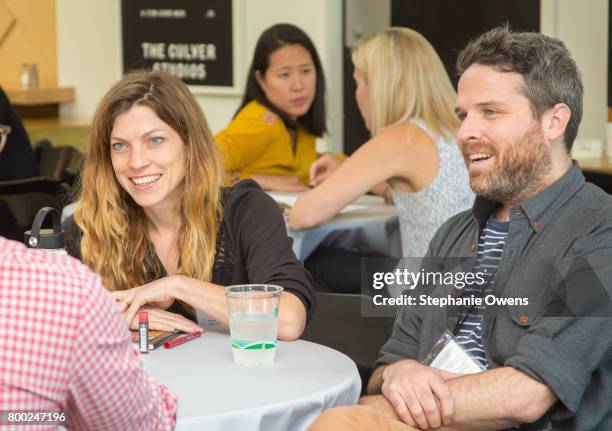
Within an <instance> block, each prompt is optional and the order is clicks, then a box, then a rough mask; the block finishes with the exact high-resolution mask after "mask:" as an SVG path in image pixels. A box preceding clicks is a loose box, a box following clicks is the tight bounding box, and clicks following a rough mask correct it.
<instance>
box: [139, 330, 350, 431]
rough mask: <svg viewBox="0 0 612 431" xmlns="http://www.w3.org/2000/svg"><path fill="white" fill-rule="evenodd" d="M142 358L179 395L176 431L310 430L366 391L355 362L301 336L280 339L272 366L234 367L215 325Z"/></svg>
mask: <svg viewBox="0 0 612 431" xmlns="http://www.w3.org/2000/svg"><path fill="white" fill-rule="evenodd" d="M141 357H142V359H143V362H144V366H145V369H146V370H147V371H148V372H149V373H150V374H151V375H152V376H153V377H154V378H155V379H156V380H157V381H159V382H161V383H162V384H164V385H166V386H167V387H168V388H169V389H170V390H171V391H173V392H174V393H175V394H177V395H178V397H179V410H178V421H177V427H176V429H177V430H178V431H185V430H193V431H196V430H198V431H200V430H205V431H250V430H253V431H255V430H261V431H281V430H288V431H299V430H305V429H306V428H307V427H308V426H309V425H310V424H311V423H312V421H314V419H316V417H317V416H318V415H319V414H320V413H321V412H322V411H323V410H324V409H327V408H330V407H335V406H344V405H353V404H355V403H356V402H357V400H358V398H359V393H360V389H361V381H360V378H359V373H358V371H357V368H356V366H355V364H354V363H353V361H351V360H350V359H349V358H348V357H347V356H345V355H343V354H342V353H339V352H337V351H335V350H332V349H330V348H327V347H324V346H321V345H318V344H315V343H310V342H308V341H303V340H298V341H293V342H282V341H281V342H279V343H278V348H277V352H276V362H275V364H274V365H273V366H270V367H262V368H247V367H242V366H239V365H235V364H234V362H233V358H232V352H231V347H230V339H229V335H227V334H225V333H219V332H213V331H208V332H205V333H204V334H203V335H202V337H201V338H199V339H197V340H193V341H189V342H187V343H185V344H182V345H180V346H178V347H175V348H172V349H163V348H161V349H158V350H154V351H152V352H151V353H149V354H148V355H141Z"/></svg>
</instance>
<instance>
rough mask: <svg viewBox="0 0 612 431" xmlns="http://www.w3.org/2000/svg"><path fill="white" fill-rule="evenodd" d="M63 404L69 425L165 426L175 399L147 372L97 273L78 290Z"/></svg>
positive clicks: (171, 417)
mask: <svg viewBox="0 0 612 431" xmlns="http://www.w3.org/2000/svg"><path fill="white" fill-rule="evenodd" d="M81 292H82V298H81V304H82V306H81V308H80V319H79V328H78V334H77V339H76V344H75V345H76V348H75V349H74V351H73V353H72V355H73V358H72V364H73V365H72V369H71V370H70V379H69V381H70V384H69V388H68V389H69V394H68V400H67V402H68V406H69V411H70V417H69V421H70V426H71V428H75V429H109V430H110V429H112V430H171V429H174V425H175V418H176V411H177V399H176V396H175V395H174V394H172V393H171V392H170V391H168V389H167V388H166V387H165V386H162V385H160V384H158V383H156V382H155V381H154V380H153V379H152V378H151V377H149V376H148V375H147V374H146V373H145V371H144V369H143V366H142V363H141V362H140V360H139V359H138V355H139V354H138V352H137V351H136V350H135V348H134V347H133V346H132V343H131V336H130V332H129V331H128V330H127V328H126V326H125V323H124V320H123V318H122V315H121V312H120V310H119V307H117V305H116V303H115V301H114V300H113V299H112V297H111V296H110V295H109V294H108V293H107V292H106V291H105V290H104V288H103V287H102V285H101V283H100V279H99V277H98V276H95V277H91V283H90V285H89V286H87V288H85V289H82V290H81Z"/></svg>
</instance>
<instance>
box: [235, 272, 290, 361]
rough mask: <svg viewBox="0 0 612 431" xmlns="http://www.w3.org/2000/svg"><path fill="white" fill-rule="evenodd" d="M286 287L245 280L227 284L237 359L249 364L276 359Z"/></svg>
mask: <svg viewBox="0 0 612 431" xmlns="http://www.w3.org/2000/svg"><path fill="white" fill-rule="evenodd" d="M282 291H283V288H282V287H280V286H273V285H269V284H242V285H237V286H228V287H226V288H225V298H226V300H227V305H228V311H229V327H230V335H231V339H232V352H233V354H234V362H236V363H237V364H238V365H244V366H247V367H261V366H265V365H271V364H272V363H274V354H275V353H276V333H277V322H278V304H279V301H280V294H281V292H282Z"/></svg>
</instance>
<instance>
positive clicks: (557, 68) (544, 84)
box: [457, 27, 583, 153]
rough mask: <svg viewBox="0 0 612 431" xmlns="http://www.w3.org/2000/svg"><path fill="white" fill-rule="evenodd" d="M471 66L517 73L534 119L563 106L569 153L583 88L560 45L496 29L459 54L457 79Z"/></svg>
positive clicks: (556, 41) (533, 35) (579, 117)
mask: <svg viewBox="0 0 612 431" xmlns="http://www.w3.org/2000/svg"><path fill="white" fill-rule="evenodd" d="M473 64H482V65H485V66H491V67H494V68H495V69H496V70H498V71H500V72H516V73H519V74H521V75H522V76H523V80H524V81H525V85H524V87H523V94H524V95H525V97H527V99H528V100H529V104H530V107H531V111H532V114H533V116H534V118H536V119H538V120H539V119H540V118H542V114H543V113H544V112H545V111H546V110H548V109H550V108H552V107H553V106H554V105H556V104H557V103H565V104H566V105H567V106H568V107H569V109H570V112H571V116H570V119H569V122H568V124H567V127H566V129H565V135H564V142H565V148H566V149H567V152H568V153H569V152H570V151H571V149H572V145H573V143H574V139H576V134H577V133H578V126H579V125H580V121H581V120H582V94H583V87H582V78H581V76H580V71H579V70H578V67H577V66H576V62H575V61H574V59H573V58H572V56H571V54H570V52H569V50H568V49H567V47H566V46H565V44H564V43H563V42H561V41H560V40H559V39H555V38H552V37H548V36H545V35H543V34H540V33H526V32H524V33H519V32H512V31H510V30H509V29H508V28H506V27H497V28H494V29H493V30H490V31H488V32H486V33H484V34H483V35H481V36H479V37H477V38H476V39H474V40H472V41H470V43H468V45H467V46H466V47H465V49H464V50H463V51H461V52H460V53H459V57H458V58H457V72H458V74H459V76H461V75H462V74H463V73H464V72H465V71H466V70H467V69H468V68H469V67H470V66H471V65H473Z"/></svg>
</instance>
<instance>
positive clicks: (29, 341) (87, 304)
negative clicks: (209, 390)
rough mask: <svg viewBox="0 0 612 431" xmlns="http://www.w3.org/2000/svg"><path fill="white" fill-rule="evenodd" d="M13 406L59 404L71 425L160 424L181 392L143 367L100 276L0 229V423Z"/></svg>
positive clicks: (170, 422)
mask: <svg viewBox="0 0 612 431" xmlns="http://www.w3.org/2000/svg"><path fill="white" fill-rule="evenodd" d="M17 410H19V411H24V410H29V411H59V410H61V411H63V412H64V414H65V416H66V419H67V421H68V422H67V425H66V426H67V427H68V428H69V429H79V430H81V429H86V430H89V429H92V430H93V429H95V430H158V429H160V430H161V429H173V428H174V425H175V418H176V410H177V399H176V396H175V395H174V394H172V393H171V392H170V391H168V389H167V388H165V387H164V386H162V385H159V384H158V383H156V382H155V381H154V380H153V379H152V378H151V377H149V376H148V375H147V374H146V373H145V371H144V369H143V367H142V363H141V362H140V360H139V358H138V352H137V351H136V350H135V349H134V347H132V345H131V337H130V332H129V331H128V329H127V328H126V326H125V322H124V321H123V319H122V315H121V312H120V310H119V307H118V306H117V304H116V302H115V301H114V300H113V299H112V298H111V296H110V295H109V294H108V292H107V291H106V290H105V289H104V287H103V286H102V284H101V281H100V277H99V276H98V275H95V274H94V273H92V272H91V271H90V270H89V269H87V268H86V267H85V266H84V265H82V264H81V263H79V262H78V261H77V260H76V259H72V258H69V257H66V256H57V255H54V254H52V253H50V252H48V251H43V250H28V249H26V247H25V246H23V245H22V244H19V243H17V242H13V241H9V240H6V239H4V238H2V237H0V412H1V413H2V414H3V417H4V419H2V421H0V428H2V427H3V423H4V425H6V424H7V422H6V414H7V412H11V411H17ZM19 429H24V428H23V427H19ZM36 429H39V428H36Z"/></svg>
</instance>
